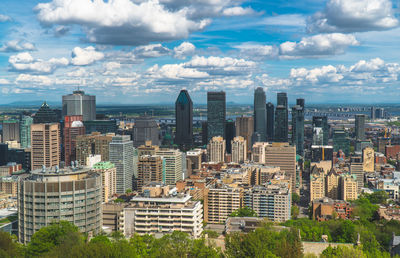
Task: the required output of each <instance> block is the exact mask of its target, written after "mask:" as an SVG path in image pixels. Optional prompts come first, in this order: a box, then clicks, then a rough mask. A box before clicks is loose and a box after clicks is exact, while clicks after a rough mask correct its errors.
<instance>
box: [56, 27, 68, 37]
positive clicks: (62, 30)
mask: <svg viewBox="0 0 400 258" xmlns="http://www.w3.org/2000/svg"><path fill="white" fill-rule="evenodd" d="M70 29H71V28H70V27H68V26H57V27H55V28H54V36H56V37H62V36H64V35H66V34H67V33H68V32H69V31H70Z"/></svg>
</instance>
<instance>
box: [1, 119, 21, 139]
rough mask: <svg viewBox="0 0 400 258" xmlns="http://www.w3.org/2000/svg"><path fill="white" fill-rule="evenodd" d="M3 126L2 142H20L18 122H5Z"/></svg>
mask: <svg viewBox="0 0 400 258" xmlns="http://www.w3.org/2000/svg"><path fill="white" fill-rule="evenodd" d="M2 125H3V137H2V141H3V142H4V143H5V142H7V141H17V142H19V141H20V137H19V121H18V120H5V121H3V123H2Z"/></svg>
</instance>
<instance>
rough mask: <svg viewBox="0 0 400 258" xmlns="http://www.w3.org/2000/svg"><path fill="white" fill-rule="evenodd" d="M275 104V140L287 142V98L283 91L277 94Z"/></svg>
mask: <svg viewBox="0 0 400 258" xmlns="http://www.w3.org/2000/svg"><path fill="white" fill-rule="evenodd" d="M277 100H278V101H277V106H276V109H275V132H274V133H275V135H274V141H275V142H287V141H288V133H289V124H288V99H287V95H286V93H285V92H280V93H278V95H277Z"/></svg>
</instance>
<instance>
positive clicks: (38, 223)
mask: <svg viewBox="0 0 400 258" xmlns="http://www.w3.org/2000/svg"><path fill="white" fill-rule="evenodd" d="M18 184H19V185H18V234H19V235H18V240H19V241H20V242H21V243H25V244H26V243H28V242H29V241H30V240H31V237H32V235H33V234H34V233H35V232H37V231H38V230H40V229H41V228H42V227H45V226H48V225H50V224H51V223H52V222H54V221H60V220H66V221H69V222H71V223H73V224H75V225H76V226H77V227H78V228H79V231H80V232H82V233H87V234H89V233H92V234H93V235H96V234H99V233H100V232H101V230H102V229H101V228H102V222H101V201H102V198H101V194H102V192H101V187H102V185H101V177H100V175H99V174H97V173H91V172H90V169H89V168H81V167H73V168H65V169H58V168H53V169H47V168H46V169H44V170H43V169H37V170H33V171H31V174H30V175H29V176H28V177H24V178H22V179H21V180H19V182H18Z"/></svg>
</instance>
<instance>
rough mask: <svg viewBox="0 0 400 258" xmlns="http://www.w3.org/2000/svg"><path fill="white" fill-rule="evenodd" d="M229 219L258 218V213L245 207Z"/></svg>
mask: <svg viewBox="0 0 400 258" xmlns="http://www.w3.org/2000/svg"><path fill="white" fill-rule="evenodd" d="M229 217H257V213H256V212H255V211H254V210H253V209H251V208H249V207H247V206H244V207H243V208H239V209H237V210H236V211H234V212H232V213H231V215H229Z"/></svg>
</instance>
